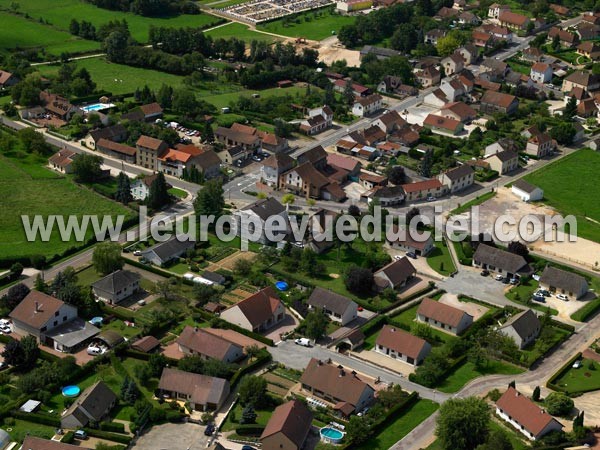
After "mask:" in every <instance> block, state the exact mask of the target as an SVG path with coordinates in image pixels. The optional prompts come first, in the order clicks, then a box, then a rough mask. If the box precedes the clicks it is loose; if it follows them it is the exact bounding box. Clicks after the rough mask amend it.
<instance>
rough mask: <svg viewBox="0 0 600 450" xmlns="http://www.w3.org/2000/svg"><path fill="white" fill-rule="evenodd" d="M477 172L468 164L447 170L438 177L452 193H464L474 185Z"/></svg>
mask: <svg viewBox="0 0 600 450" xmlns="http://www.w3.org/2000/svg"><path fill="white" fill-rule="evenodd" d="M474 178H475V171H474V170H473V168H472V167H471V166H470V165H468V164H463V165H462V166H458V167H455V168H454V169H450V170H447V171H446V172H443V173H441V174H440V175H439V176H438V179H439V180H440V182H441V183H442V184H443V185H444V186H446V188H447V190H448V191H449V192H450V193H454V192H458V191H462V190H463V189H466V188H468V187H470V186H472V185H473V181H474Z"/></svg>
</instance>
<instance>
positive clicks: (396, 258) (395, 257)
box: [394, 255, 402, 261]
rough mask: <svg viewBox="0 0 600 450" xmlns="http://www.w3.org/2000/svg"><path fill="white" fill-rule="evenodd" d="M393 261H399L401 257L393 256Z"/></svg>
mask: <svg viewBox="0 0 600 450" xmlns="http://www.w3.org/2000/svg"><path fill="white" fill-rule="evenodd" d="M394 259H395V260H396V261H400V260H401V259H402V256H400V255H396V256H394Z"/></svg>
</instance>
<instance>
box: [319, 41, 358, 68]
mask: <svg viewBox="0 0 600 450" xmlns="http://www.w3.org/2000/svg"><path fill="white" fill-rule="evenodd" d="M318 50H319V61H322V62H324V63H325V64H327V65H331V63H333V62H334V61H341V60H342V59H345V60H346V63H347V64H348V66H349V67H359V66H360V52H359V51H358V50H348V49H346V48H344V46H343V45H342V44H340V41H339V40H338V38H337V36H332V37H330V38H327V39H323V40H322V41H321V42H320V45H319V48H318Z"/></svg>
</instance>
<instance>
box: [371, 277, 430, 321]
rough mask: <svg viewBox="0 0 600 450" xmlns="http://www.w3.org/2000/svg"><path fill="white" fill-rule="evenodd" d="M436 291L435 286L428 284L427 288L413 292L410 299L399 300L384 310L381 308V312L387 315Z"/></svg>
mask: <svg viewBox="0 0 600 450" xmlns="http://www.w3.org/2000/svg"><path fill="white" fill-rule="evenodd" d="M434 289H435V284H427V286H426V287H424V288H423V289H421V290H420V291H417V292H413V293H412V294H410V295H409V296H408V297H405V298H403V299H402V300H398V301H397V302H394V303H392V304H391V305H388V306H385V307H384V308H381V309H380V310H379V312H380V313H382V314H383V313H386V312H388V311H391V310H392V309H394V308H397V307H399V306H402V305H404V304H405V303H408V302H410V301H412V300H414V299H416V298H419V297H421V296H422V295H425V294H427V293H429V292H431V291H433V290H434Z"/></svg>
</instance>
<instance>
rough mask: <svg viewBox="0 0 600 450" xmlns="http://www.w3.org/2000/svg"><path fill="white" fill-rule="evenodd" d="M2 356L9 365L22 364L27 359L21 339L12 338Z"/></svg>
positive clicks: (17, 365)
mask: <svg viewBox="0 0 600 450" xmlns="http://www.w3.org/2000/svg"><path fill="white" fill-rule="evenodd" d="M2 358H4V362H5V363H6V364H8V365H11V366H16V367H19V366H21V364H23V361H24V360H25V355H24V353H23V346H22V345H21V341H17V340H16V339H12V340H10V341H9V342H8V344H6V346H5V347H4V351H3V352H2Z"/></svg>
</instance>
